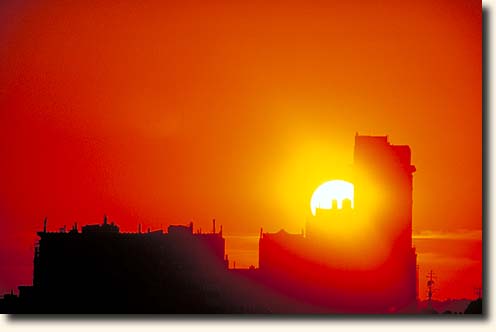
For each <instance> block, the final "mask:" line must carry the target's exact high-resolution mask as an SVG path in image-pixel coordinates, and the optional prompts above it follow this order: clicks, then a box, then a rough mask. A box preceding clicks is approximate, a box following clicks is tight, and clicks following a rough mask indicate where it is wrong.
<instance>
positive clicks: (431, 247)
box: [0, 0, 482, 298]
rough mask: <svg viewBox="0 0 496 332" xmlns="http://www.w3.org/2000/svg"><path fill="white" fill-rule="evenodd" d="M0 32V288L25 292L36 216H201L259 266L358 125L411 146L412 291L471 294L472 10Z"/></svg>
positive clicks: (159, 5) (15, 24)
mask: <svg viewBox="0 0 496 332" xmlns="http://www.w3.org/2000/svg"><path fill="white" fill-rule="evenodd" d="M0 22H1V23H0V45H1V46H0V73H1V74H0V126H1V134H0V135H1V140H0V153H1V154H2V156H3V162H2V163H0V174H1V176H0V179H1V182H0V226H1V232H0V276H1V278H0V293H3V292H6V291H8V290H9V289H10V288H15V287H16V286H17V285H19V284H30V283H31V271H32V255H33V244H34V241H35V239H36V236H35V231H36V230H39V229H40V228H41V227H42V220H43V218H44V216H48V217H49V228H51V229H53V230H56V229H58V228H59V227H61V226H63V225H64V224H67V225H70V224H72V223H73V222H74V221H79V223H80V224H84V223H95V222H100V220H101V218H102V215H103V214H104V213H107V214H108V215H109V216H110V218H111V220H115V221H116V222H117V223H118V224H119V225H120V226H121V228H122V229H123V230H127V231H135V230H136V229H137V226H136V225H137V223H138V222H141V223H143V225H144V227H148V226H150V227H152V228H159V227H160V226H161V225H164V227H165V226H166V225H168V224H170V223H186V222H189V220H191V219H192V220H193V221H194V222H195V225H196V226H197V227H202V228H203V229H210V220H211V219H212V218H214V217H215V218H216V219H217V220H218V224H223V227H224V234H225V235H226V238H227V249H228V253H229V256H230V259H231V260H237V266H248V265H250V264H253V265H257V263H258V262H257V252H256V250H257V235H258V232H259V228H260V227H261V226H263V227H264V230H266V231H277V230H278V229H280V228H285V229H286V230H288V231H291V232H300V230H301V228H303V227H304V223H305V220H306V218H308V216H309V215H310V207H309V202H310V197H311V194H312V192H313V190H314V189H315V188H316V187H317V186H318V185H319V184H321V183H322V182H324V181H326V180H329V179H333V178H336V177H338V178H339V176H340V175H342V174H344V173H346V172H347V171H348V170H349V167H350V165H351V164H352V157H353V143H354V135H355V132H359V133H361V134H373V135H385V134H387V135H389V137H390V141H391V142H392V143H393V144H408V145H410V147H411V149H412V159H413V160H412V163H413V164H414V165H415V166H416V167H417V172H416V173H415V174H414V211H413V217H414V221H413V223H414V233H415V234H418V235H419V236H418V237H419V238H418V239H416V240H415V243H416V245H417V248H418V251H419V263H420V264H421V277H422V279H421V284H422V285H423V284H424V279H423V278H424V275H425V274H426V273H427V271H428V270H429V269H431V268H432V269H433V270H435V272H436V273H437V275H438V277H439V285H438V287H439V291H438V296H439V297H440V298H446V297H453V298H455V297H464V296H465V297H473V295H474V292H473V288H474V287H480V285H481V256H482V253H481V251H482V250H481V233H480V231H481V224H482V209H481V207H482V187H481V185H482V147H481V141H482V135H481V123H482V116H481V108H482V102H481V93H482V90H481V77H482V68H481V56H482V53H481V3H480V2H477V1H466V0H464V1H453V0H449V1H448V0H447V1H436V2H433V1H401V2H399V1H381V2H376V1H374V2H372V1H370V2H367V1H359V2H350V1H284V2H276V1H269V3H267V1H250V2H248V3H241V2H231V1H196V2H189V1H180V2H179V1H178V2H177V3H175V4H165V3H163V2H162V1H149V2H146V3H140V4H137V3H136V1H122V2H119V4H118V3H117V2H114V1H107V2H101V3H100V2H97V1H85V2H77V3H71V2H60V3H58V2H56V1H38V2H36V3H33V4H26V3H24V1H11V2H10V3H4V2H2V4H0ZM421 237H423V239H420V238H421ZM426 238H428V239H426ZM440 238H442V239H440ZM424 293H425V289H424V288H422V293H421V295H422V296H423V295H424Z"/></svg>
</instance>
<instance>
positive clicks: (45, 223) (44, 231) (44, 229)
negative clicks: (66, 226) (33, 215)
mask: <svg viewBox="0 0 496 332" xmlns="http://www.w3.org/2000/svg"><path fill="white" fill-rule="evenodd" d="M47 219H48V218H47V217H45V220H43V233H46V226H47Z"/></svg>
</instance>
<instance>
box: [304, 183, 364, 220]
mask: <svg viewBox="0 0 496 332" xmlns="http://www.w3.org/2000/svg"><path fill="white" fill-rule="evenodd" d="M345 199H349V200H350V201H351V207H354V186H353V184H352V183H350V182H348V181H343V180H332V181H327V182H324V183H323V184H321V185H320V186H318V187H317V189H315V191H314V192H313V194H312V199H311V200H310V208H311V210H312V215H314V216H315V214H316V213H317V209H325V210H330V209H332V201H333V200H336V201H337V205H338V209H341V208H342V207H343V200H345Z"/></svg>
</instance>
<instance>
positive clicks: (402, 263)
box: [0, 133, 481, 314]
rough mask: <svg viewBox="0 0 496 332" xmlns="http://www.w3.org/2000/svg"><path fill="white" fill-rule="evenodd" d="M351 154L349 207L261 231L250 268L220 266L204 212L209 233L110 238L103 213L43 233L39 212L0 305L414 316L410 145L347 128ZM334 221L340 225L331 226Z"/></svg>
mask: <svg viewBox="0 0 496 332" xmlns="http://www.w3.org/2000/svg"><path fill="white" fill-rule="evenodd" d="M354 161H355V162H354V165H353V176H352V181H353V183H354V187H355V188H356V190H355V191H356V192H355V196H354V199H355V201H356V204H355V205H354V206H352V203H351V201H350V199H348V198H346V199H344V201H342V202H341V204H340V206H339V208H338V204H337V202H333V204H332V206H331V208H330V209H324V210H323V209H322V208H320V207H319V208H317V210H316V213H315V216H313V217H312V218H311V219H309V220H308V221H307V224H306V227H305V230H304V231H302V232H301V234H290V233H288V232H286V231H284V229H281V230H280V231H278V232H277V233H268V232H264V231H263V228H261V229H260V238H259V250H258V257H259V259H258V267H255V266H254V265H252V266H250V268H248V269H243V268H236V266H235V264H233V267H232V268H230V263H229V253H228V252H226V249H225V248H226V245H225V239H224V237H223V227H222V225H220V228H219V229H218V228H217V225H216V220H215V219H213V221H212V229H211V230H210V231H202V230H201V229H196V230H195V229H194V226H193V222H191V223H190V224H189V225H185V226H182V225H169V226H168V227H167V232H166V233H164V231H163V230H162V229H160V230H152V229H150V228H148V230H147V231H146V232H142V229H141V228H142V227H141V224H140V225H139V226H138V232H137V233H121V232H120V229H119V227H118V225H116V224H115V223H114V222H113V221H111V222H109V220H108V218H107V216H106V215H105V216H104V219H103V223H102V224H101V225H98V224H96V225H85V226H82V228H81V231H80V230H79V227H78V223H74V224H73V225H72V227H71V229H70V230H68V229H67V228H66V226H64V227H63V228H61V229H59V231H58V232H50V231H48V229H47V222H48V220H47V218H45V220H44V223H43V230H42V231H40V232H38V233H37V234H38V236H39V238H40V239H39V241H38V242H37V244H36V246H35V251H34V261H33V262H34V263H33V264H34V272H33V282H32V286H27V285H22V286H20V287H18V288H19V297H18V298H17V297H15V296H12V295H8V294H7V295H6V297H4V299H3V302H2V306H0V307H2V308H3V309H4V310H6V312H9V313H63V312H67V313H76V312H79V313H98V312H100V313H169V314H177V313H186V314H192V313H222V314H233V313H235V314H246V313H250V314H263V313H275V314H308V313H312V314H317V313H320V314H322V313H327V314H330V313H332V314H340V313H347V314H350V313H353V314H415V313H425V312H423V311H422V308H421V306H420V297H419V283H420V282H421V280H419V265H418V264H417V253H416V248H415V247H414V246H412V244H413V243H412V207H413V200H412V197H413V173H414V172H416V167H415V166H414V165H411V151H410V147H409V146H407V145H393V144H391V143H390V142H389V140H388V137H387V136H362V135H359V134H358V133H356V135H355V149H354ZM329 199H332V197H329ZM343 224H349V225H346V229H347V232H342V231H340V230H341V229H343ZM432 284H433V278H432V271H431V272H430V280H429V281H428V287H429V302H428V306H427V309H426V310H430V311H432V312H435V311H434V310H433V308H432V304H431V303H432V302H431V298H432V287H431V286H432ZM9 297H10V300H9ZM478 297H479V298H480V297H481V292H480V291H479V296H478ZM9 301H10V302H9ZM474 305H475V304H474ZM467 308H468V307H467ZM474 308H475V307H473V305H472V307H470V309H467V310H468V311H470V312H471V313H473V312H474V310H476V309H474ZM430 311H429V312H430Z"/></svg>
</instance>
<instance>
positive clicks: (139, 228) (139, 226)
mask: <svg viewBox="0 0 496 332" xmlns="http://www.w3.org/2000/svg"><path fill="white" fill-rule="evenodd" d="M138 234H141V224H138Z"/></svg>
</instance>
